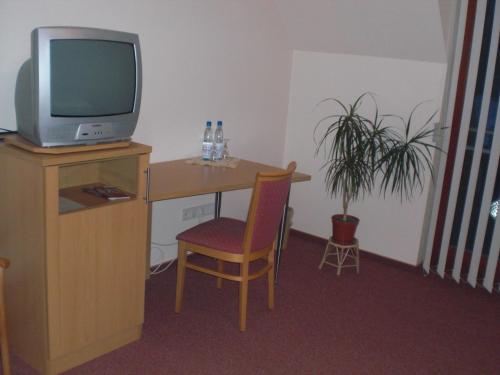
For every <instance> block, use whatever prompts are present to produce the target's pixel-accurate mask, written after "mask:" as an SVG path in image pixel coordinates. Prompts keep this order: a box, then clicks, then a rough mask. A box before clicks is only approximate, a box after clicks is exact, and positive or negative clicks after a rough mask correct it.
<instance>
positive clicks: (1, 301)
mask: <svg viewBox="0 0 500 375" xmlns="http://www.w3.org/2000/svg"><path fill="white" fill-rule="evenodd" d="M9 264H10V262H9V261H8V260H7V259H4V258H0V345H1V351H2V368H3V374H4V375H10V359H9V345H8V341H7V323H6V317H5V293H4V270H5V269H7V268H8V267H9Z"/></svg>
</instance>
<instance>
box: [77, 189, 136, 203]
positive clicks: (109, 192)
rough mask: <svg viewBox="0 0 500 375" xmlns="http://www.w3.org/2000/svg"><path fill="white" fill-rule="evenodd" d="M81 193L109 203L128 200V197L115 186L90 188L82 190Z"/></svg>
mask: <svg viewBox="0 0 500 375" xmlns="http://www.w3.org/2000/svg"><path fill="white" fill-rule="evenodd" d="M83 191H84V192H86V193H89V194H92V195H95V196H97V197H102V198H106V199H107V200H110V201H115V200H121V199H130V195H129V194H128V193H126V192H124V191H123V190H121V189H120V188H118V187H116V186H92V187H86V188H83Z"/></svg>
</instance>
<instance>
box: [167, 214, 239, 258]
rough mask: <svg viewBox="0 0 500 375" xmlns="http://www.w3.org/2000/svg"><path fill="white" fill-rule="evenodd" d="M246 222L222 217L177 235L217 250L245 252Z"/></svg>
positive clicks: (184, 239) (181, 238)
mask: <svg viewBox="0 0 500 375" xmlns="http://www.w3.org/2000/svg"><path fill="white" fill-rule="evenodd" d="M245 226H246V223H245V222H244V221H241V220H237V219H231V218H227V217H221V218H219V219H213V220H210V221H207V222H205V223H202V224H199V225H197V226H195V227H193V228H190V229H188V230H185V231H184V232H181V233H179V234H178V235H177V237H176V238H177V240H179V241H184V242H190V243H193V244H195V245H201V246H206V247H210V248H212V249H215V250H220V251H225V252H228V253H234V254H243V236H244V234H245Z"/></svg>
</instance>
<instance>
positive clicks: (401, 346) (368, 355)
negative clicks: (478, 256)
mask: <svg viewBox="0 0 500 375" xmlns="http://www.w3.org/2000/svg"><path fill="white" fill-rule="evenodd" d="M322 253H323V248H322V246H321V245H320V244H318V243H314V242H310V241H306V240H304V239H302V238H299V237H297V236H292V238H291V239H290V242H289V248H288V249H287V250H286V251H285V253H284V256H283V263H282V268H281V278H280V282H279V285H278V286H277V288H276V307H275V310H274V311H272V312H270V311H268V310H267V307H266V303H267V302H266V301H267V299H266V288H265V280H264V279H261V280H256V281H254V282H252V283H251V284H250V292H249V311H248V322H247V332H245V333H240V332H239V330H238V317H237V306H238V305H237V296H238V286H237V284H236V283H232V282H225V284H224V285H223V289H222V290H218V289H216V287H215V279H214V278H212V277H209V276H205V275H201V274H198V273H196V272H194V271H189V270H188V271H187V277H186V290H185V296H184V306H183V311H182V312H181V314H179V315H176V314H175V313H174V298H175V272H176V269H175V267H172V268H171V269H169V270H168V271H166V272H165V273H163V274H160V275H158V276H154V277H153V278H152V279H151V280H150V281H148V282H147V286H146V287H147V292H146V313H145V322H144V332H143V338H142V339H141V340H140V341H138V342H136V343H133V344H131V345H128V346H126V347H124V348H121V349H119V350H116V351H114V352H112V353H109V354H107V355H104V356H102V357H100V358H98V359H96V360H94V361H92V362H89V363H87V364H84V365H82V366H79V367H76V368H74V369H73V370H71V371H68V372H67V374H120V375H122V374H384V375H385V374H500V357H499V353H500V298H499V296H498V294H494V295H490V294H488V293H486V292H485V291H483V290H475V289H472V288H470V287H467V286H458V285H456V284H455V283H453V282H451V281H443V280H441V279H439V278H438V277H436V276H429V277H424V276H422V273H421V272H418V271H416V270H413V269H410V268H409V267H404V266H398V265H394V264H392V263H391V262H386V261H383V260H379V259H374V258H373V257H366V256H365V257H362V258H361V270H360V271H361V272H360V274H359V275H356V274H355V271H354V270H353V269H347V270H346V271H345V272H344V273H343V274H342V275H341V276H340V277H337V276H336V275H335V270H334V269H333V268H332V267H329V266H325V267H324V268H323V270H321V271H320V270H318V264H319V262H320V259H321V256H322ZM12 366H13V372H14V374H26V375H28V374H29V375H31V374H35V372H34V371H33V370H31V369H30V368H29V367H28V366H27V365H26V364H24V363H23V362H22V361H20V360H19V359H18V358H16V357H15V356H14V358H13V363H12Z"/></svg>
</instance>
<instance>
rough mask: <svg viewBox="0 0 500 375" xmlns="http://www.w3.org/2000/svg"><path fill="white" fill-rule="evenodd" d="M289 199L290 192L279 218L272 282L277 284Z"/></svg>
mask: <svg viewBox="0 0 500 375" xmlns="http://www.w3.org/2000/svg"><path fill="white" fill-rule="evenodd" d="M289 199H290V192H289V193H288V196H287V197H286V203H285V208H284V210H283V216H282V217H281V222H280V227H279V232H278V240H277V241H276V257H275V261H274V282H275V283H276V284H277V283H278V274H279V270H280V261H281V248H282V246H283V240H284V239H285V229H286V218H287V215H288V201H289Z"/></svg>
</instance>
